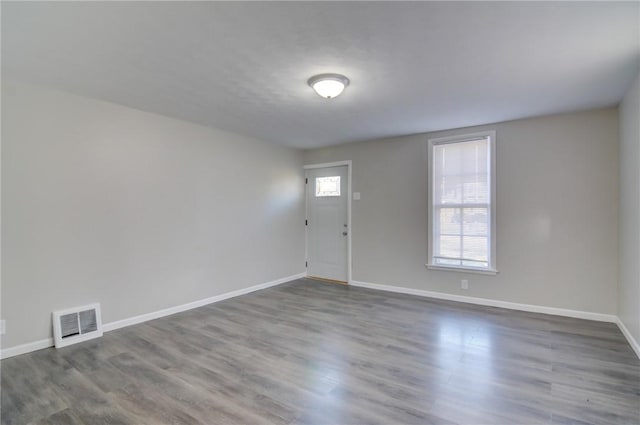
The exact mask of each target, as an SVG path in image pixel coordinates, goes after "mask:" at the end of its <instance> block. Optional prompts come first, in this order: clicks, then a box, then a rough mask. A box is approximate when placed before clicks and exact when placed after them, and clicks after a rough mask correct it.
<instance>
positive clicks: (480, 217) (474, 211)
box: [462, 208, 489, 236]
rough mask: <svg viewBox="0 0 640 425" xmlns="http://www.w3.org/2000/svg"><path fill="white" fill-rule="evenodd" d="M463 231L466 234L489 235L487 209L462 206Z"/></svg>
mask: <svg viewBox="0 0 640 425" xmlns="http://www.w3.org/2000/svg"><path fill="white" fill-rule="evenodd" d="M462 223H463V225H462V228H463V233H464V234H465V235H468V236H489V209H488V208H462Z"/></svg>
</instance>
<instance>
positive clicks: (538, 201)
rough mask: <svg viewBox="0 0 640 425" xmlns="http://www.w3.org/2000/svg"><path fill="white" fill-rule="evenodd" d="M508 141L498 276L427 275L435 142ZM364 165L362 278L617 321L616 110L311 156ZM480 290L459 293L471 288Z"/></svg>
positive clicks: (357, 186) (358, 233) (500, 168)
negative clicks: (431, 144) (429, 150)
mask: <svg viewBox="0 0 640 425" xmlns="http://www.w3.org/2000/svg"><path fill="white" fill-rule="evenodd" d="M489 129H495V130H496V131H497V173H498V180H497V221H498V226H497V244H498V245H497V249H498V253H497V267H498V270H499V271H500V273H499V274H498V275H497V276H483V275H477V274H462V273H459V272H449V271H437V270H427V269H426V268H425V266H424V264H425V262H426V256H427V242H426V241H427V190H426V188H427V186H426V181H427V169H426V141H427V138H429V137H431V136H444V135H451V134H457V133H467V132H474V131H480V130H489ZM349 159H350V160H352V161H353V190H354V191H356V192H360V193H361V196H362V199H361V200H359V201H353V223H352V235H353V279H354V280H356V281H364V282H369V283H378V284H386V285H395V286H403V287H409V288H415V289H421V290H429V291H438V292H443V293H450V294H458V295H467V296H472V297H482V298H490V299H494V300H502V301H509V302H517V303H525V304H534V305H542V306H549V307H558V308H566V309H573V310H581V311H588V312H595V313H604V314H615V313H616V312H617V305H616V304H617V294H616V292H617V291H616V286H617V280H618V277H617V258H618V237H617V233H618V225H617V222H618V187H617V181H618V116H617V110H616V109H605V110H596V111H589V112H581V113H575V114H568V115H556V116H549V117H543V118H535V119H526V120H519V121H511V122H505V123H499V124H494V125H485V126H479V127H473V128H465V129H460V130H453V131H446V132H438V133H432V134H419V135H412V136H405V137H395V138H390V139H385V140H375V141H367V142H362V143H356V144H349V145H342V146H337V147H330V148H324V149H317V150H310V151H307V152H305V156H304V161H305V163H306V164H313V163H323V162H330V161H338V160H349ZM461 279H468V280H469V289H468V290H466V291H463V290H461V289H460V280H461Z"/></svg>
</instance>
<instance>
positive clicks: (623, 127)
mask: <svg viewBox="0 0 640 425" xmlns="http://www.w3.org/2000/svg"><path fill="white" fill-rule="evenodd" d="M639 222H640V74H639V75H638V77H637V78H636V80H635V82H634V84H633V85H632V86H631V88H630V89H629V91H628V92H627V94H626V95H625V97H624V99H623V101H622V103H621V104H620V284H619V288H618V317H620V320H621V321H622V323H624V325H625V327H626V328H627V329H628V330H629V332H630V333H631V335H632V336H633V338H635V340H636V341H637V342H638V343H640V266H639V263H640V226H639V224H638V223H639Z"/></svg>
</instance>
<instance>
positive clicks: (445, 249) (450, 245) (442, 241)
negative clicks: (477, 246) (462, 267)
mask: <svg viewBox="0 0 640 425" xmlns="http://www.w3.org/2000/svg"><path fill="white" fill-rule="evenodd" d="M438 242H439V244H438V245H439V249H438V250H437V251H436V255H435V256H436V257H449V258H460V248H461V246H460V236H440V237H439V238H438Z"/></svg>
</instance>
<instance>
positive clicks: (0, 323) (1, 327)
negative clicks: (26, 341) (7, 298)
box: [0, 319, 7, 335]
mask: <svg viewBox="0 0 640 425" xmlns="http://www.w3.org/2000/svg"><path fill="white" fill-rule="evenodd" d="M6 332H7V321H6V320H4V319H3V320H0V335H4V334H5V333H6Z"/></svg>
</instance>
